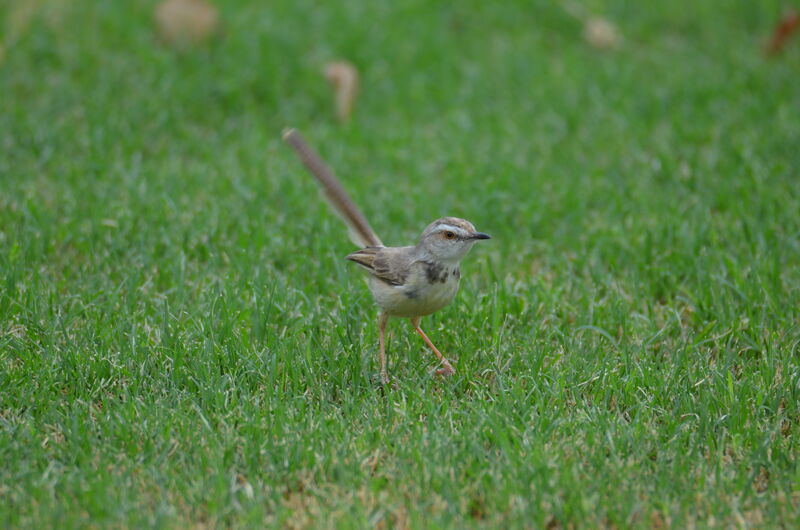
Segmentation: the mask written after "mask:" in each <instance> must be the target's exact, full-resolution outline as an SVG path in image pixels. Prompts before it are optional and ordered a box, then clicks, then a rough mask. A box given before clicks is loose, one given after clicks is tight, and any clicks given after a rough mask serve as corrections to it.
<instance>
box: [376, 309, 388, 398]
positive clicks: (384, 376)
mask: <svg viewBox="0 0 800 530" xmlns="http://www.w3.org/2000/svg"><path fill="white" fill-rule="evenodd" d="M388 320H389V315H387V314H386V313H384V312H381V314H380V315H378V345H379V346H380V349H379V355H380V359H381V384H383V385H388V384H389V374H388V373H387V372H386V346H385V344H384V340H383V337H384V335H385V334H386V322H387V321H388Z"/></svg>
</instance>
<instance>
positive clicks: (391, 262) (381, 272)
mask: <svg viewBox="0 0 800 530" xmlns="http://www.w3.org/2000/svg"><path fill="white" fill-rule="evenodd" d="M411 248H413V247H401V248H394V247H389V248H387V247H367V248H362V249H361V250H357V251H355V252H353V253H352V254H349V255H348V256H347V259H349V260H350V261H354V262H356V263H358V264H359V265H361V266H362V267H364V268H365V269H367V270H368V271H369V272H370V274H372V275H373V276H375V277H376V278H378V279H380V280H383V281H384V282H386V283H388V284H389V285H398V286H399V285H405V283H406V280H407V279H408V273H409V264H410V261H411V259H410V252H409V250H410V249H411Z"/></svg>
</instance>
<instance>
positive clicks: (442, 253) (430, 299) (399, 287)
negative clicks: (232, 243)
mask: <svg viewBox="0 0 800 530" xmlns="http://www.w3.org/2000/svg"><path fill="white" fill-rule="evenodd" d="M283 139H284V141H285V142H286V143H287V144H289V146H291V147H292V148H293V149H294V151H295V152H296V154H297V155H298V157H299V158H300V161H301V162H302V163H303V164H304V165H305V166H306V168H307V169H308V171H309V172H310V173H311V174H312V175H313V176H314V177H315V178H316V179H317V181H318V183H319V184H320V186H321V188H322V191H323V196H324V197H325V199H326V200H327V202H328V203H329V204H330V205H331V207H332V208H333V210H334V211H335V212H336V213H337V214H338V215H339V216H340V217H341V218H342V219H343V220H344V222H345V224H346V225H347V227H348V230H349V233H350V239H351V241H352V242H353V243H354V244H355V245H357V246H359V247H361V248H360V249H359V250H356V251H355V252H352V253H350V254H348V255H347V256H346V259H348V260H350V261H352V262H354V263H356V264H357V265H359V266H360V267H361V268H363V269H365V270H366V271H367V272H368V273H369V274H368V276H367V284H368V286H369V289H370V291H371V293H372V297H373V299H374V300H375V303H376V304H377V306H378V307H379V308H380V313H379V315H378V353H379V359H380V365H381V368H380V381H381V383H382V384H384V385H385V384H388V383H389V375H388V371H387V368H386V341H385V335H386V325H387V323H388V321H389V318H391V317H397V318H408V319H409V320H410V322H411V325H412V327H413V328H414V330H415V331H416V332H417V333H418V334H419V335H420V336H421V337H422V340H423V341H424V342H425V344H426V345H427V346H428V347H429V348H430V349H431V351H432V352H433V353H434V355H435V356H436V358H437V359H438V361H439V363H440V365H441V367H440V368H438V369H437V370H436V374H437V375H440V376H443V377H449V376H452V375H453V374H455V369H454V368H453V365H452V364H451V363H450V361H448V360H447V358H445V356H444V355H442V353H441V352H440V351H439V349H438V348H437V347H436V346H434V344H433V342H431V340H430V338H429V337H428V336H427V335H426V334H425V332H424V331H423V330H422V328H421V327H420V320H421V319H422V317H424V316H427V315H430V314H432V313H434V312H436V311H438V310H439V309H442V308H443V307H445V306H446V305H448V304H449V303H450V302H452V301H453V298H455V296H456V293H457V292H458V286H459V281H460V279H461V270H460V263H461V259H462V258H463V257H464V256H465V255H466V254H467V253H468V252H469V251H470V249H471V248H472V246H473V245H474V244H475V243H476V242H478V241H481V240H486V239H491V237H490V236H489V235H488V234H486V233H484V232H478V231H477V230H476V229H475V226H474V225H473V224H472V223H470V222H469V221H467V220H465V219H461V218H458V217H441V218H439V219H436V220H435V221H433V222H432V223H430V224H429V225H428V226H427V227H426V228H425V229H424V230H423V231H422V234H421V235H420V237H419V240H418V242H417V244H416V245H411V246H404V247H388V246H386V245H384V244H383V242H382V241H381V239H380V238H379V237H378V235H377V234H376V233H375V231H374V230H373V229H372V227H371V226H370V224H369V222H368V221H367V219H366V217H364V214H362V213H361V210H359V208H358V206H356V204H355V202H353V200H352V199H351V198H350V195H349V194H348V193H347V191H346V190H345V188H344V187H343V186H342V184H341V183H340V182H339V179H337V178H336V176H335V175H334V173H333V171H331V169H330V168H329V167H328V166H327V165H326V164H325V163H324V162H323V160H322V159H321V158H320V156H319V155H318V154H317V153H316V152H315V151H314V150H313V149H312V148H311V147H310V146H309V145H308V143H306V141H305V139H304V138H303V136H302V135H301V134H300V133H299V132H298V131H297V130H296V129H287V130H286V131H285V132H284V134H283Z"/></svg>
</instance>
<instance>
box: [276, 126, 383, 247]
mask: <svg viewBox="0 0 800 530" xmlns="http://www.w3.org/2000/svg"><path fill="white" fill-rule="evenodd" d="M283 139H284V141H285V142H286V143H287V144H289V145H290V146H291V147H292V149H294V150H295V152H296V153H297V156H298V157H299V158H300V160H301V161H302V162H303V164H304V165H305V166H306V169H308V171H309V172H310V173H311V174H312V175H314V176H315V177H316V178H317V180H318V181H319V183H320V185H321V186H322V191H323V193H324V194H325V199H326V200H327V201H328V204H330V205H331V207H332V208H333V209H334V211H335V212H336V213H337V214H339V216H340V217H341V218H342V220H344V222H345V224H346V225H347V228H348V230H349V232H350V240H351V241H352V242H353V243H354V244H356V245H358V246H360V247H382V246H383V243H382V242H381V239H380V238H379V237H378V235H377V234H376V233H375V231H374V230H373V229H372V227H371V226H369V223H368V222H367V219H366V217H364V214H362V213H361V210H359V209H358V206H356V203H354V202H353V199H351V198H350V195H348V194H347V191H346V190H345V189H344V187H342V184H341V183H340V182H339V179H337V178H336V175H334V174H333V171H331V169H330V168H329V167H328V166H326V165H325V162H323V161H322V159H321V158H320V156H319V155H318V154H317V153H316V152H315V151H314V150H313V149H312V148H311V146H309V145H308V144H307V143H306V141H305V140H304V139H303V137H302V136H301V135H300V133H299V132H297V130H296V129H287V130H286V131H285V132H284V133H283Z"/></svg>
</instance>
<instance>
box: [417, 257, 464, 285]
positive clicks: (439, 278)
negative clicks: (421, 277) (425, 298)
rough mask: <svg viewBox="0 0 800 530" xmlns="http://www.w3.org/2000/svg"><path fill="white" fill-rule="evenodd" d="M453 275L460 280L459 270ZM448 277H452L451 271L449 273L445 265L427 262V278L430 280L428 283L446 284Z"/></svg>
mask: <svg viewBox="0 0 800 530" xmlns="http://www.w3.org/2000/svg"><path fill="white" fill-rule="evenodd" d="M453 274H454V275H455V276H456V278H458V275H459V274H460V273H459V272H458V269H455V271H454V272H453ZM448 275H450V271H448V270H447V269H446V268H445V266H444V265H440V264H438V263H433V262H430V261H426V262H425V277H426V278H427V279H428V283H436V282H439V283H444V282H446V281H447V276H448Z"/></svg>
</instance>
